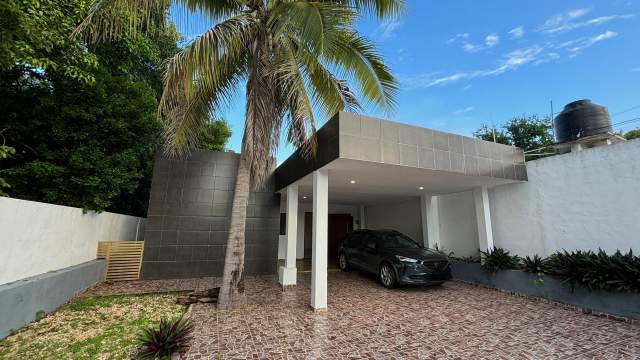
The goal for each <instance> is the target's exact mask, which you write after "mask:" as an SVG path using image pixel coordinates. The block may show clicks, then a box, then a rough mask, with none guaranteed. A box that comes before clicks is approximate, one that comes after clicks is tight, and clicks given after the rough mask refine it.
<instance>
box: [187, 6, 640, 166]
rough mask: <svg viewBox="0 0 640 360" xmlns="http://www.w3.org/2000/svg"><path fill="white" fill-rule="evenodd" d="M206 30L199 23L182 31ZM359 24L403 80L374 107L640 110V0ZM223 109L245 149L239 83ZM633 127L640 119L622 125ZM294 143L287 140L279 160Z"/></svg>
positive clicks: (423, 122)
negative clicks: (587, 105)
mask: <svg viewBox="0 0 640 360" xmlns="http://www.w3.org/2000/svg"><path fill="white" fill-rule="evenodd" d="M203 30H206V24H204V23H201V24H199V25H197V26H193V24H192V26H190V28H189V29H185V28H183V29H182V32H183V33H184V34H185V35H186V36H187V37H192V36H193V35H194V34H196V33H197V32H198V31H203ZM358 30H359V31H360V32H361V33H362V34H364V35H366V36H367V37H369V38H370V39H372V40H373V41H374V42H375V43H376V44H377V45H378V46H379V48H380V51H381V53H382V55H383V56H384V58H385V59H386V61H387V63H388V65H389V66H390V67H391V69H392V71H393V73H394V74H395V76H396V77H397V79H398V80H399V84H400V92H399V94H398V97H397V102H398V106H397V109H396V110H395V111H394V112H393V113H392V114H390V115H388V116H387V115H385V114H383V113H381V112H380V111H378V110H377V109H375V108H371V107H367V108H365V111H364V113H365V114H367V115H373V116H379V117H384V118H389V119H391V120H395V121H400V122H404V123H408V124H414V125H418V126H424V127H429V128H434V129H439V130H444V131H450V132H455V133H459V134H463V135H471V133H472V132H473V131H474V130H475V129H477V128H478V127H479V126H480V124H481V123H483V122H484V123H488V124H492V123H493V124H496V125H500V124H502V123H504V122H505V121H507V120H509V119H510V118H511V117H513V116H515V115H521V114H540V115H547V114H549V113H550V101H553V103H554V108H555V110H556V112H558V111H560V110H561V109H562V106H564V105H565V104H566V103H568V102H570V101H573V100H577V99H582V98H589V99H592V100H593V101H594V102H596V103H598V104H601V105H605V106H607V107H608V108H609V111H610V113H611V115H612V122H613V123H614V124H615V123H617V122H620V121H624V120H628V119H633V118H637V117H640V1H638V0H633V1H630V0H611V1H595V0H594V1H577V0H576V1H572V0H563V1H557V0H555V1H552V0H538V1H513V0H500V1H498V0H493V1H477V0H456V1H453V0H452V1H423V0H407V9H406V12H405V14H403V15H402V16H401V17H400V18H399V19H397V20H396V21H387V22H385V23H380V22H379V21H375V20H372V19H368V18H366V19H361V20H360V21H359V22H358ZM636 106H638V107H637V108H636V109H633V110H630V111H625V110H628V109H630V108H633V107H636ZM623 111H624V113H621V112H623ZM222 114H223V115H224V117H225V118H226V119H227V121H228V122H229V123H230V125H231V127H232V130H233V136H232V138H231V140H230V142H229V144H228V147H229V148H230V149H232V150H235V151H238V150H239V149H240V141H241V137H242V124H243V116H244V100H243V98H242V92H241V91H239V94H238V96H237V97H236V99H235V101H234V102H233V104H232V105H231V106H229V107H228V108H227V109H223V111H222ZM324 120H325V119H323V120H322V122H324ZM320 125H321V124H320ZM634 127H640V122H634V123H630V124H626V125H624V126H619V127H615V129H616V130H629V129H630V128H634ZM291 151H292V149H291V147H290V146H286V145H285V146H281V149H280V150H279V153H278V160H279V162H280V161H282V160H284V159H285V158H286V157H287V156H288V155H289V154H290V153H291Z"/></svg>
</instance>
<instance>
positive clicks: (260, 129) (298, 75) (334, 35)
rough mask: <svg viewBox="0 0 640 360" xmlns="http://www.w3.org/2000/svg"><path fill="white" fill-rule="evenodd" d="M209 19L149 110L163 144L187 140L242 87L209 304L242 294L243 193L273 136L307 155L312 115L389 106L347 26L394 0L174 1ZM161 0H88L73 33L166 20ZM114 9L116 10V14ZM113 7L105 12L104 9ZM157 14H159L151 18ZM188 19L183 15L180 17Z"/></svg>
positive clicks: (364, 48) (374, 66)
mask: <svg viewBox="0 0 640 360" xmlns="http://www.w3.org/2000/svg"><path fill="white" fill-rule="evenodd" d="M176 2H177V3H179V5H181V6H182V7H183V9H185V10H184V11H185V12H186V14H187V15H189V14H199V15H200V16H205V17H207V18H208V19H210V20H211V21H212V23H214V24H215V25H214V26H213V27H211V28H210V29H209V30H207V31H206V32H205V33H203V34H202V35H200V36H199V37H197V38H195V39H194V40H193V41H191V42H190V43H189V44H188V45H186V46H185V47H184V48H183V49H182V51H180V52H179V53H178V54H176V55H175V56H174V57H173V58H172V59H170V60H169V61H168V63H167V68H166V73H165V77H164V89H163V95H162V98H161V101H160V106H159V112H160V113H161V114H162V115H163V118H164V119H165V122H166V131H165V143H166V149H167V150H166V151H167V152H168V153H169V154H171V155H180V154H182V153H184V152H185V151H188V150H187V149H190V148H194V147H196V146H197V144H196V143H197V141H198V137H197V136H196V135H197V134H198V129H199V128H200V127H201V125H202V123H203V122H204V121H206V119H207V118H208V117H209V115H210V114H211V113H212V112H215V111H216V110H218V109H219V108H221V107H222V106H224V105H225V104H226V103H227V101H228V100H229V99H230V98H231V97H232V96H233V95H234V93H235V92H236V91H237V89H238V86H240V85H241V84H244V85H245V89H246V90H245V94H246V112H245V124H244V125H245V126H244V132H243V138H242V151H241V155H240V161H239V165H238V174H237V178H236V184H235V192H234V196H233V204H232V213H231V224H230V228H229V238H228V241H227V248H226V256H225V263H224V271H223V279H222V288H221V291H220V296H219V299H218V306H219V308H223V309H224V308H232V307H235V306H236V305H237V304H238V303H239V302H240V301H241V299H242V298H243V293H244V287H243V273H244V249H245V239H244V236H245V220H246V207H247V199H248V197H249V191H250V189H251V187H252V186H254V187H255V186H260V185H261V184H263V182H264V180H265V178H266V176H267V175H268V174H269V173H270V171H271V169H272V164H273V159H274V155H275V152H276V150H277V147H278V144H279V142H280V134H281V133H283V134H285V135H286V139H287V141H288V142H290V143H291V144H293V145H294V146H296V147H298V148H300V149H303V151H304V153H305V154H308V155H309V156H313V154H314V152H315V137H314V136H313V134H314V132H315V123H316V121H315V117H316V115H319V114H320V115H323V116H326V117H331V116H333V115H334V114H335V113H337V112H338V111H341V110H344V109H351V110H359V109H361V105H360V103H359V102H358V100H357V95H356V94H355V93H354V92H352V91H351V89H350V87H349V85H350V84H353V85H355V88H357V90H358V95H359V96H360V97H361V98H362V99H364V100H365V101H367V102H368V103H370V104H372V105H374V106H377V107H379V108H381V109H384V110H385V111H390V110H391V109H392V108H393V106H394V102H393V98H394V95H395V93H396V91H397V85H396V81H395V79H394V77H393V76H392V75H391V73H390V71H389V69H388V68H387V66H385V64H384V63H383V60H382V58H381V57H380V55H379V54H378V53H377V50H376V48H375V46H374V45H373V44H372V43H371V42H370V41H369V40H367V39H366V38H364V37H363V36H361V35H359V34H358V33H357V32H356V31H355V30H354V21H355V20H356V17H357V16H358V15H359V14H361V13H362V14H373V15H375V16H376V17H377V18H378V19H380V20H382V19H387V18H392V17H395V16H397V15H398V14H399V12H400V11H401V10H402V8H403V0H316V1H311V0H299V1H295V0H177V1H176ZM170 3H171V1H169V0H160V1H158V0H97V2H96V3H95V4H94V5H93V6H92V8H91V9H90V11H89V14H88V15H87V17H86V19H85V21H84V22H83V23H82V24H81V25H80V26H79V28H78V30H77V32H79V33H80V32H81V33H83V34H85V35H86V36H87V38H88V40H90V41H102V40H108V39H111V38H114V37H118V36H119V35H120V34H122V33H124V32H126V31H131V30H135V31H145V29H152V28H153V27H154V26H152V25H153V24H154V23H162V21H166V9H167V6H169V5H170ZM123 14H126V15H125V16H123ZM114 15H115V16H114ZM159 19H162V20H159ZM183 19H188V16H185V17H183Z"/></svg>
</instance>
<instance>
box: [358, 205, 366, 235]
mask: <svg viewBox="0 0 640 360" xmlns="http://www.w3.org/2000/svg"><path fill="white" fill-rule="evenodd" d="M358 216H359V219H360V230H362V229H366V228H367V222H366V221H365V217H364V205H360V208H359V213H358Z"/></svg>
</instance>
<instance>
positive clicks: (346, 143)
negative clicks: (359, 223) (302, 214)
mask: <svg viewBox="0 0 640 360" xmlns="http://www.w3.org/2000/svg"><path fill="white" fill-rule="evenodd" d="M316 136H317V144H318V145H317V151H316V156H315V157H313V158H305V157H303V156H302V155H301V153H300V152H299V151H296V152H295V153H294V154H292V155H291V156H290V157H289V158H288V159H287V160H286V161H284V162H283V163H282V164H281V165H280V166H278V168H277V169H276V170H275V181H276V190H281V189H283V188H285V187H286V186H288V185H290V184H293V183H296V182H297V183H300V184H301V185H303V187H304V186H306V185H308V184H309V183H310V177H309V176H308V175H309V174H311V173H312V172H313V171H314V170H317V169H320V168H327V169H329V172H330V182H329V186H330V187H334V188H335V189H334V190H336V191H337V190H338V188H339V187H340V186H341V185H342V182H345V181H346V180H345V179H347V178H350V177H360V178H361V179H360V180H359V183H360V184H361V185H363V186H364V185H365V183H368V184H369V185H370V186H371V187H372V189H371V191H374V190H373V188H376V187H377V188H379V190H382V189H386V190H391V189H393V188H395V187H396V185H397V186H400V187H409V188H411V187H416V186H417V187H423V188H424V189H426V190H428V191H429V192H432V193H450V192H457V191H463V190H466V189H471V188H473V187H477V186H496V185H502V184H508V183H515V182H521V181H526V180H527V172H526V167H525V165H524V152H523V151H522V149H519V148H516V147H513V146H508V145H503V144H497V143H493V142H488V141H483V140H479V139H475V138H471V137H465V136H462V135H457V134H451V133H446V132H442V131H437V130H432V129H427V128H422V127H417V126H412V125H406V124H401V123H398V122H393V121H388V120H383V119H377V118H372V117H368V116H364V115H360V114H354V113H348V112H340V113H338V114H336V115H335V116H334V117H333V118H331V119H330V120H329V121H328V122H327V123H326V124H325V125H324V126H323V127H322V128H321V129H319V130H318V131H317V132H316ZM332 179H333V180H332ZM414 183H415V184H414ZM420 184H424V185H420ZM348 189H349V187H348V186H347V189H346V190H345V193H344V194H343V195H344V197H345V198H349V197H350V196H349V193H350V191H349V190H348ZM400 193H402V192H400ZM393 194H396V195H397V194H399V193H398V192H397V191H390V195H393ZM351 197H353V196H351ZM353 201H354V202H356V201H359V200H358V199H357V196H356V197H354V199H353Z"/></svg>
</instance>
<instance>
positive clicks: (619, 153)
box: [489, 140, 640, 256]
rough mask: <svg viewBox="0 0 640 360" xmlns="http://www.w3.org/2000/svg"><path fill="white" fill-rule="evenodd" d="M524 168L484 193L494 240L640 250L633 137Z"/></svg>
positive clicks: (518, 248) (534, 248)
mask: <svg viewBox="0 0 640 360" xmlns="http://www.w3.org/2000/svg"><path fill="white" fill-rule="evenodd" d="M527 173H528V176H529V181H528V182H526V183H523V184H513V185H505V186H500V187H496V188H494V189H491V191H490V194H489V195H490V204H491V219H492V223H493V234H494V243H495V246H498V247H502V248H505V249H507V250H510V251H512V252H513V253H515V254H518V255H522V256H525V255H532V254H540V255H548V254H550V253H553V252H555V251H558V250H562V249H566V250H578V249H580V250H587V249H592V250H597V249H598V248H602V249H604V250H605V251H607V252H613V251H615V250H616V249H620V250H621V251H623V252H627V251H629V249H630V248H631V249H633V250H634V252H636V253H640V140H632V141H627V142H623V143H618V144H614V145H610V146H602V147H596V148H591V149H586V150H583V151H579V152H574V153H568V154H563V155H558V156H552V157H548V158H544V159H540V160H535V161H530V162H527Z"/></svg>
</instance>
